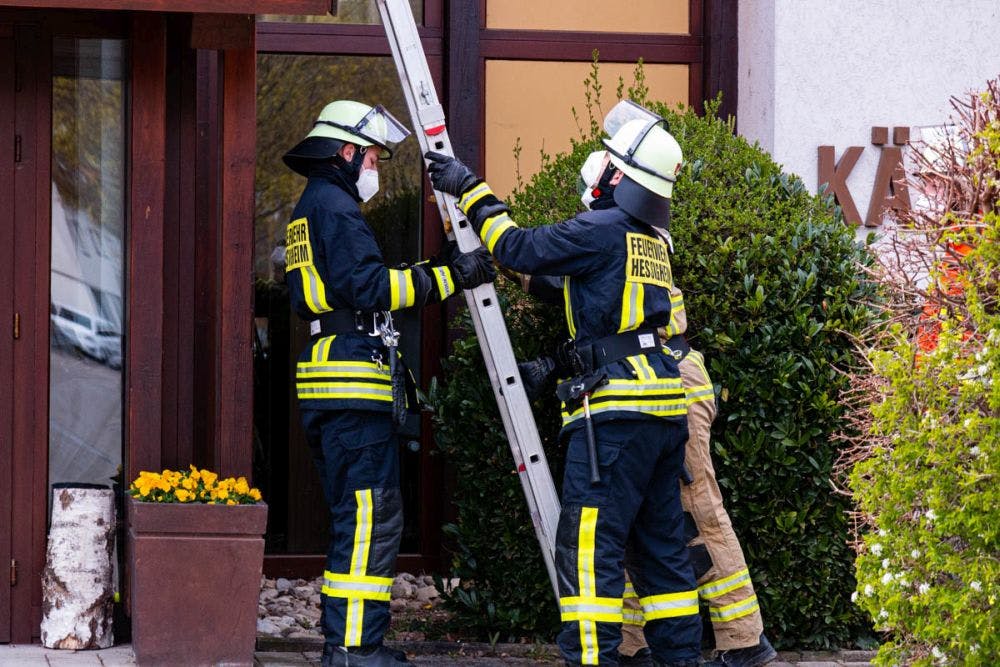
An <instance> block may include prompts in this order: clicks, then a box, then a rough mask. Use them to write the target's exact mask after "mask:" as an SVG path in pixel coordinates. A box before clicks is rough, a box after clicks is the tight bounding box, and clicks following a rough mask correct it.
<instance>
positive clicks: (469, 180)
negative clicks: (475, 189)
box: [424, 151, 479, 197]
mask: <svg viewBox="0 0 1000 667" xmlns="http://www.w3.org/2000/svg"><path fill="white" fill-rule="evenodd" d="M424 157H425V158H427V159H428V160H430V161H431V163H430V164H429V165H427V173H428V174H429V175H430V177H431V185H433V186H434V189H435V190H437V191H438V192H445V193H447V194H449V195H453V196H455V197H461V196H462V194H463V193H464V192H466V191H467V190H469V189H470V188H472V186H473V185H475V184H476V183H478V182H479V177H478V176H476V175H475V174H474V173H472V170H471V169H469V168H468V167H466V166H465V165H464V164H462V163H461V162H460V161H458V160H456V159H455V158H453V157H448V156H447V155H444V154H443V153H435V152H434V151H428V152H427V153H425V154H424Z"/></svg>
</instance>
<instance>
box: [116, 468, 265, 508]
mask: <svg viewBox="0 0 1000 667" xmlns="http://www.w3.org/2000/svg"><path fill="white" fill-rule="evenodd" d="M128 493H129V495H131V496H132V497H134V498H136V499H137V500H142V501H145V502H151V503H206V504H208V505H217V504H218V505H252V504H254V503H257V502H260V499H261V497H260V491H259V490H258V489H255V488H252V487H251V486H250V484H249V483H247V480H246V477H238V478H234V477H229V478H227V479H219V475H218V474H216V473H214V472H210V471H208V470H199V469H198V468H196V467H194V466H191V467H190V469H189V470H184V471H178V470H164V471H163V472H146V471H143V472H140V473H139V477H137V478H136V480H135V481H134V482H132V486H130V487H129V489H128Z"/></svg>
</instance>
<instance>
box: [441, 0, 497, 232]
mask: <svg viewBox="0 0 1000 667" xmlns="http://www.w3.org/2000/svg"><path fill="white" fill-rule="evenodd" d="M448 10H449V15H448V20H447V24H448V32H447V37H448V43H447V49H448V53H447V56H446V57H447V60H446V61H445V72H446V73H447V77H448V82H447V86H446V87H445V90H444V94H443V95H442V99H444V100H447V102H446V104H447V106H446V107H445V108H446V109H447V110H448V111H447V112H448V116H447V118H448V137H449V138H450V139H451V144H452V146H453V147H454V149H455V155H456V156H457V157H458V158H459V159H460V160H462V161H463V162H465V163H466V164H469V165H473V168H475V169H477V170H478V172H479V173H482V172H483V170H484V167H485V165H484V164H483V159H484V155H483V153H484V151H483V146H484V142H485V137H484V130H483V125H484V123H483V118H484V113H485V109H486V82H485V81H484V77H483V76H482V73H483V67H484V65H483V56H482V52H481V47H480V32H481V30H480V29H481V26H482V25H483V21H484V20H485V15H484V14H483V13H482V12H483V9H482V6H481V3H479V2H468V3H457V2H454V0H453V1H452V2H450V3H449V4H448ZM434 217H435V218H436V217H437V216H436V215H434Z"/></svg>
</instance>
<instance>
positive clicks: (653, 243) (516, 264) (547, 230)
mask: <svg viewBox="0 0 1000 667" xmlns="http://www.w3.org/2000/svg"><path fill="white" fill-rule="evenodd" d="M458 205H459V208H460V209H461V210H462V212H463V213H465V214H466V216H467V217H468V218H469V220H470V221H471V222H472V223H473V225H474V226H475V228H476V229H477V230H478V231H479V236H480V238H481V239H482V241H483V243H484V244H485V245H486V248H487V249H488V250H489V251H490V252H491V253H492V254H493V255H494V256H495V257H496V258H497V260H498V261H499V262H500V263H501V264H502V265H504V266H507V267H510V268H511V269H513V270H514V271H517V272H520V273H527V274H532V275H549V276H562V293H563V302H564V308H565V315H566V325H567V327H568V329H569V334H570V336H571V337H572V338H574V339H575V340H576V341H577V344H578V345H580V346H582V345H586V344H589V343H593V342H594V341H597V340H599V339H601V338H604V337H607V336H611V335H614V334H617V333H624V332H628V331H634V330H636V329H639V328H640V327H669V325H670V304H671V299H670V292H671V289H672V287H673V278H672V275H671V269H670V259H669V254H668V249H667V244H666V243H665V242H664V241H663V240H662V239H661V238H660V237H659V236H658V235H657V234H656V232H655V231H654V230H653V228H652V227H650V226H649V225H647V224H645V223H643V222H640V221H639V220H637V219H635V218H633V217H631V216H630V215H629V214H628V213H626V212H625V211H623V210H622V209H621V208H619V207H617V206H614V207H611V208H607V209H603V210H597V211H586V212H584V213H581V214H580V215H578V216H576V217H575V218H571V219H569V220H566V221H564V222H560V223H557V224H553V225H546V226H543V227H536V228H523V229H522V228H520V227H518V226H517V224H516V223H515V222H514V221H513V220H512V219H511V217H510V214H509V210H508V209H507V207H506V205H504V204H503V203H502V202H500V200H499V199H497V198H496V196H495V195H494V194H493V192H492V191H491V190H490V188H489V186H488V185H487V184H486V183H479V184H478V185H476V186H474V187H473V188H471V189H470V190H468V191H467V192H465V193H464V194H463V195H462V196H461V197H460V198H459V201H458ZM602 370H603V372H605V373H606V374H607V379H608V383H607V384H605V385H603V386H601V387H599V388H597V389H596V390H594V392H593V393H592V394H591V397H590V411H591V414H592V415H593V418H594V421H595V422H602V421H608V420H611V419H623V418H625V419H627V418H635V417H638V416H643V415H645V416H653V417H660V418H664V419H671V420H679V419H682V418H683V417H684V415H685V414H686V412H687V408H686V404H685V397H684V389H683V387H682V385H681V379H680V373H679V371H678V367H677V360H676V359H674V358H673V357H671V356H669V355H668V354H667V353H666V352H658V353H650V354H639V355H635V356H631V357H627V358H625V359H621V360H618V361H614V362H612V363H611V364H609V365H607V366H605V367H604V368H603V369H602ZM562 417H563V425H564V427H575V426H577V425H579V422H580V419H581V417H583V407H582V406H579V405H567V404H563V406H562Z"/></svg>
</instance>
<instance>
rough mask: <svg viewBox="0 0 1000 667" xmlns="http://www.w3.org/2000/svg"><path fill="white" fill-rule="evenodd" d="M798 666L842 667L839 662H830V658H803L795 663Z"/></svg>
mask: <svg viewBox="0 0 1000 667" xmlns="http://www.w3.org/2000/svg"><path fill="white" fill-rule="evenodd" d="M796 665H797V666H798V667H842V666H841V664H840V663H839V662H832V661H830V660H824V661H822V662H818V661H814V660H803V661H802V662H798V663H796Z"/></svg>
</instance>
